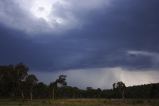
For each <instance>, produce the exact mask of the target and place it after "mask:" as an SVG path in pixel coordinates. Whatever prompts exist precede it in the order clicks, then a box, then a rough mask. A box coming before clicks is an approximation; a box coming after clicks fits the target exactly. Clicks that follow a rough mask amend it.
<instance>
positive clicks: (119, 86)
mask: <svg viewBox="0 0 159 106" xmlns="http://www.w3.org/2000/svg"><path fill="white" fill-rule="evenodd" d="M125 89H126V86H125V84H124V83H123V82H122V81H120V82H117V83H114V84H113V90H118V91H119V93H120V94H121V97H122V98H123V99H124V98H125Z"/></svg>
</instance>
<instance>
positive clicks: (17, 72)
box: [14, 63, 29, 98]
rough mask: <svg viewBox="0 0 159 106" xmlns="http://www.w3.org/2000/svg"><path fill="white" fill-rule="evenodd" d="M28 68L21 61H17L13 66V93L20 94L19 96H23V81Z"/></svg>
mask: <svg viewBox="0 0 159 106" xmlns="http://www.w3.org/2000/svg"><path fill="white" fill-rule="evenodd" d="M28 70H29V68H28V67H27V66H26V65H24V64H23V63H19V64H17V65H15V67H14V81H15V88H16V89H15V93H17V94H18V93H19V92H20V94H21V97H22V98H24V93H23V91H24V87H23V86H24V81H25V79H26V77H27V75H28Z"/></svg>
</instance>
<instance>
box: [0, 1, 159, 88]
mask: <svg viewBox="0 0 159 106" xmlns="http://www.w3.org/2000/svg"><path fill="white" fill-rule="evenodd" d="M158 5H159V1H158V0H80V1H79V0H1V1H0V65H6V64H17V63H19V62H23V63H24V64H27V65H28V66H29V68H30V71H31V72H32V73H35V74H36V75H37V76H38V78H39V80H40V81H44V82H45V83H50V81H53V80H55V79H56V78H57V76H58V75H59V74H66V75H67V80H68V84H69V85H71V86H77V87H80V88H85V87H87V86H92V87H94V88H98V87H101V88H103V89H106V88H111V87H112V83H113V82H115V81H123V82H125V83H126V85H127V86H131V85H137V84H145V83H156V82H159V77H158V76H157V75H159V71H158V70H159V36H158V35H159V6H158Z"/></svg>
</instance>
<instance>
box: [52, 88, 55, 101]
mask: <svg viewBox="0 0 159 106" xmlns="http://www.w3.org/2000/svg"><path fill="white" fill-rule="evenodd" d="M52 99H53V100H54V99H55V89H54V88H53V89H52Z"/></svg>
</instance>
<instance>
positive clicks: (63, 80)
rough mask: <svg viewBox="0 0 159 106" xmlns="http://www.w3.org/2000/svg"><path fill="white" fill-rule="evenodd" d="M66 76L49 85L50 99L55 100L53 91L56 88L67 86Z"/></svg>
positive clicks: (61, 76)
mask: <svg viewBox="0 0 159 106" xmlns="http://www.w3.org/2000/svg"><path fill="white" fill-rule="evenodd" d="M66 77H67V76H66V75H60V76H59V78H58V79H57V80H56V81H55V82H52V83H50V89H51V91H52V93H51V94H52V96H51V97H52V99H55V90H56V89H57V87H58V86H60V87H63V86H66V85H67V82H66Z"/></svg>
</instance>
